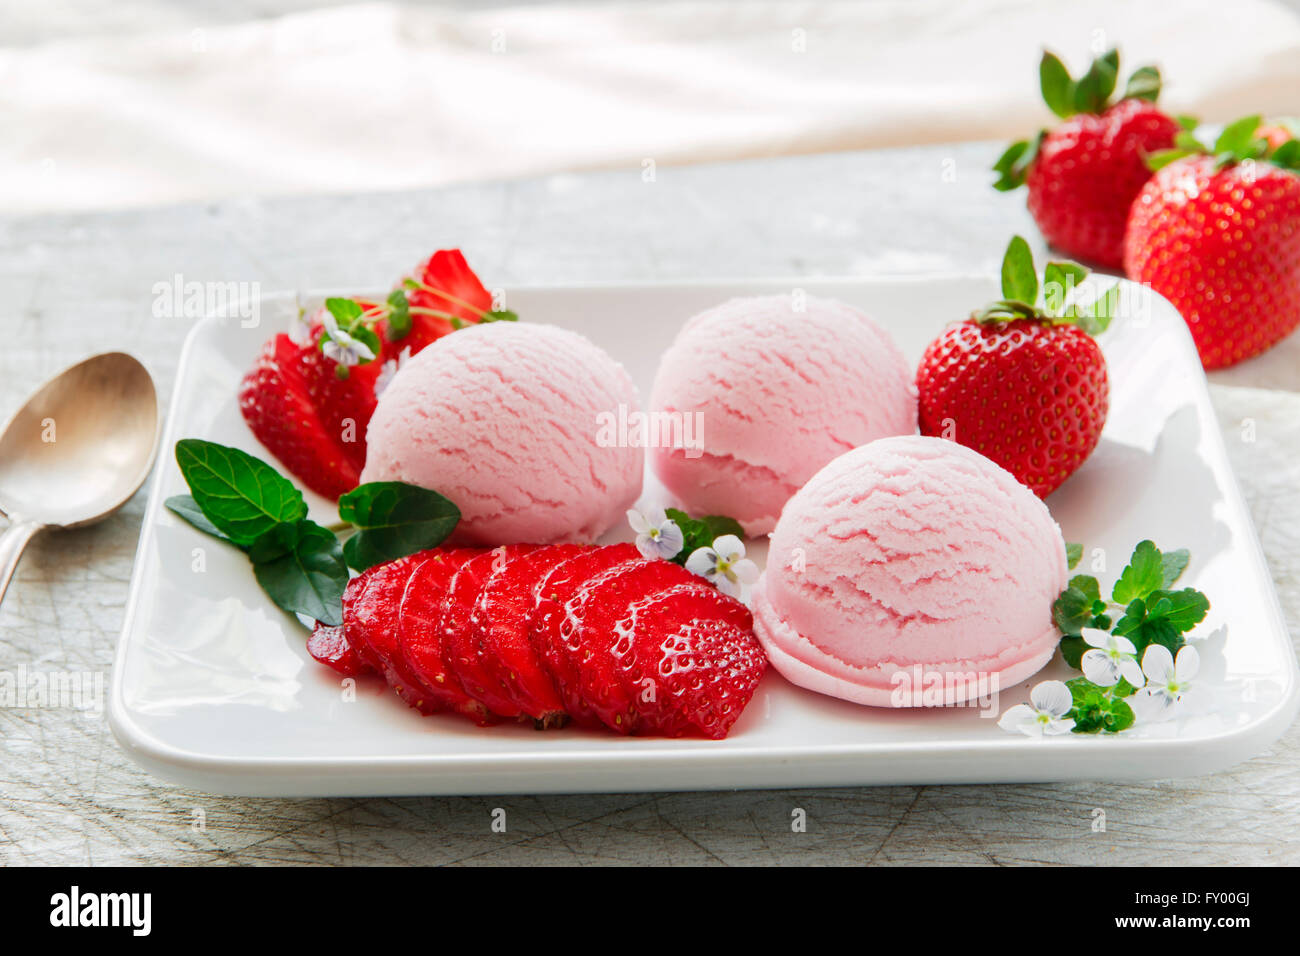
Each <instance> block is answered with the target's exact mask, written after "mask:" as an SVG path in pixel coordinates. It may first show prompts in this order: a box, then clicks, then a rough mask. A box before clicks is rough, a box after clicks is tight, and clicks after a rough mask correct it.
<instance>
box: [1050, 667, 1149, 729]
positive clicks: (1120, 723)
mask: <svg viewBox="0 0 1300 956" xmlns="http://www.w3.org/2000/svg"><path fill="white" fill-rule="evenodd" d="M1066 686H1067V687H1069V688H1070V696H1071V698H1073V700H1074V709H1073V710H1071V711H1070V714H1069V716H1071V717H1073V718H1074V728H1073V732H1074V733H1076V734H1098V733H1106V734H1117V733H1119V732H1120V731H1122V730H1127V729H1128V728H1129V727H1132V726H1133V719H1134V715H1133V708H1132V707H1130V706H1129V705H1128V703H1127V702H1125V701H1124V700H1123V698H1122V695H1119V694H1116V693H1110V692H1108V691H1107V689H1106V688H1102V687H1098V686H1097V685H1096V684H1094V683H1092V682H1091V681H1089V680H1088V679H1087V678H1084V677H1076V678H1075V679H1074V680H1071V681H1066Z"/></svg>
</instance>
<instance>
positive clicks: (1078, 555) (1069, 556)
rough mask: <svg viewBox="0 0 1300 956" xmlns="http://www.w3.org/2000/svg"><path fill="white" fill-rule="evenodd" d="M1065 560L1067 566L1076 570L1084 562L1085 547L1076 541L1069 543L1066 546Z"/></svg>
mask: <svg viewBox="0 0 1300 956" xmlns="http://www.w3.org/2000/svg"><path fill="white" fill-rule="evenodd" d="M1065 560H1066V566H1067V567H1068V568H1070V570H1074V568H1076V567H1077V566H1078V564H1079V562H1080V561H1082V560H1083V545H1082V544H1079V543H1078V542H1076V541H1070V542H1067V543H1066V545H1065Z"/></svg>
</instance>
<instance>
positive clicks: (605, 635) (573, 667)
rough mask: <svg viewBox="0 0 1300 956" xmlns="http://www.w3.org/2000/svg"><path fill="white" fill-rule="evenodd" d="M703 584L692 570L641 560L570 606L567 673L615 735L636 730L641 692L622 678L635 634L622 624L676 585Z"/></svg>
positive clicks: (602, 578) (606, 574) (608, 575)
mask: <svg viewBox="0 0 1300 956" xmlns="http://www.w3.org/2000/svg"><path fill="white" fill-rule="evenodd" d="M698 582H699V578H697V577H696V576H695V575H694V574H692V573H691V572H690V571H687V570H686V569H685V568H684V567H682V566H681V565H679V564H673V563H672V562H671V561H657V560H649V559H646V558H641V559H639V560H636V561H631V562H629V563H626V564H619V565H616V566H614V567H612V568H610V569H609V570H607V571H603V572H601V573H600V574H598V575H596V576H595V577H594V578H592V579H591V581H589V582H588V583H587V584H586V585H584V586H583V587H582V588H580V589H579V590H578V592H577V593H576V594H574V595H573V597H571V598H570V599H569V600H568V602H566V604H565V608H564V611H565V613H564V620H563V622H562V623H561V625H560V633H561V635H562V637H563V651H564V653H565V654H566V655H567V656H568V667H567V671H568V672H570V673H576V674H577V675H578V686H577V694H578V696H580V697H581V698H582V702H583V704H585V705H586V706H587V707H588V708H589V709H590V710H591V711H592V712H593V713H595V715H596V716H597V717H599V718H600V719H601V721H602V722H603V723H604V724H605V726H606V727H608V728H609V729H610V730H613V731H615V732H616V733H620V734H630V733H635V732H636V731H637V725H638V723H639V722H638V720H637V711H636V706H635V701H636V690H637V689H636V688H634V687H631V686H630V685H628V684H625V683H624V682H623V681H622V680H621V679H620V671H621V670H622V668H623V667H624V666H625V663H630V662H627V661H626V658H627V657H628V655H630V654H632V653H633V652H634V648H633V646H632V644H633V642H632V640H631V639H630V638H631V637H632V636H633V635H631V633H630V632H620V631H619V630H618V624H619V622H620V621H622V620H623V618H625V617H626V616H627V614H628V610H629V607H630V606H631V605H632V604H633V603H635V602H637V601H640V600H643V599H645V598H647V597H650V596H652V595H655V594H659V593H660V592H662V591H665V590H667V589H668V588H670V587H673V586H680V585H683V584H695V583H698Z"/></svg>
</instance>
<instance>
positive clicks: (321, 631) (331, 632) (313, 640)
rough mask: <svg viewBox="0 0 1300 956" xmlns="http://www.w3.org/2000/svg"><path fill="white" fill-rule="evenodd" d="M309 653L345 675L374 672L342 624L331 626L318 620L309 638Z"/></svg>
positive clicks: (356, 675) (351, 675) (355, 675)
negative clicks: (352, 642)
mask: <svg viewBox="0 0 1300 956" xmlns="http://www.w3.org/2000/svg"><path fill="white" fill-rule="evenodd" d="M307 653H308V654H310V655H311V656H312V657H313V658H315V659H316V660H318V661H320V662H321V663H322V664H324V665H325V666H326V667H332V668H334V670H336V671H338V672H339V673H340V674H342V675H343V676H345V677H358V676H360V675H361V674H369V673H373V669H372V668H371V667H370V665H369V664H367V663H366V662H365V661H363V660H362V659H361V655H360V654H358V653H357V651H356V648H354V647H353V646H352V645H351V644H349V643H348V639H347V634H346V632H345V631H344V629H343V625H341V624H338V625H333V626H331V625H329V624H322V623H321V622H320V621H317V622H316V626H315V627H314V628H312V632H311V637H309V638H307Z"/></svg>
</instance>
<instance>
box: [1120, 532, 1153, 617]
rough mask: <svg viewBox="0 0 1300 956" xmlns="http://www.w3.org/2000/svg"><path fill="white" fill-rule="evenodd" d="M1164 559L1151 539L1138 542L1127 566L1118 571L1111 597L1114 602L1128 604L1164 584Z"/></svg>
mask: <svg viewBox="0 0 1300 956" xmlns="http://www.w3.org/2000/svg"><path fill="white" fill-rule="evenodd" d="M1164 580H1165V572H1164V561H1163V559H1162V557H1161V554H1160V549H1159V548H1157V547H1156V546H1155V542H1153V541H1141V542H1138V546H1137V547H1136V548H1134V549H1133V557H1131V558H1129V562H1128V566H1127V567H1125V568H1124V570H1123V571H1122V572H1120V576H1119V580H1118V581H1116V582H1115V589H1114V591H1112V592H1111V598H1112V599H1113V600H1114V601H1115V603H1116V604H1128V603H1129V602H1130V601H1133V600H1136V599H1139V598H1145V597H1146V596H1147V595H1148V594H1150V593H1151V592H1152V591H1154V590H1156V589H1157V588H1159V587H1161V586H1162V585H1163V584H1164Z"/></svg>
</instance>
